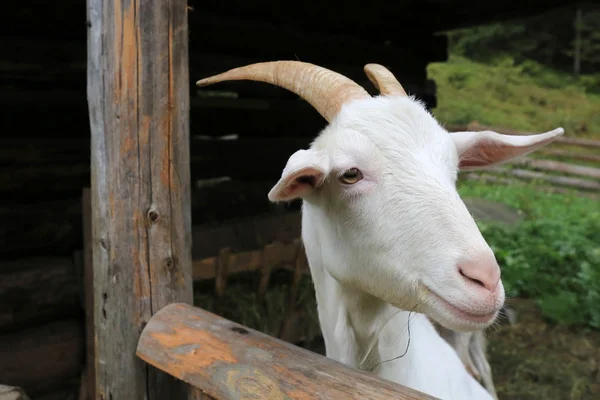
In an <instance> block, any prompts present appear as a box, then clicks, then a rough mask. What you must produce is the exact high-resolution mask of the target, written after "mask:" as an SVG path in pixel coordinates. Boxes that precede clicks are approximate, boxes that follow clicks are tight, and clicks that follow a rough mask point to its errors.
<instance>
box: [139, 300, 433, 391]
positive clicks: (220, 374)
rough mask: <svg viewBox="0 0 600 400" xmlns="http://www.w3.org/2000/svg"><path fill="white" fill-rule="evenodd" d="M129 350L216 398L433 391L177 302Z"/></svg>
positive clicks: (159, 314) (164, 311) (164, 310)
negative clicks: (408, 385) (384, 377)
mask: <svg viewBox="0 0 600 400" xmlns="http://www.w3.org/2000/svg"><path fill="white" fill-rule="evenodd" d="M137 355H138V357H140V358H141V359H143V360H144V361H146V362H147V363H149V364H151V365H153V366H155V367H157V368H159V369H161V370H163V371H165V372H167V373H169V374H171V375H173V376H175V377H176V378H179V379H181V380H183V381H185V382H187V383H189V384H190V385H192V386H194V387H196V388H198V389H201V390H202V391H203V392H205V393H206V394H207V395H209V396H211V397H214V398H215V399H217V400H229V399H231V400H234V399H235V400H240V399H248V400H249V399H268V400H270V399H273V400H275V399H277V400H279V399H306V400H309V399H311V400H312V399H336V400H337V399H344V400H345V399H348V400H350V399H361V400H364V399H373V400H383V399H399V400H407V399H414V400H417V399H432V398H433V397H430V396H427V395H425V394H422V393H419V392H417V391H414V390H412V389H409V388H406V387H403V386H401V385H398V384H395V383H392V382H390V381H387V380H382V379H379V378H377V377H376V376H374V375H372V374H369V373H366V372H362V371H358V370H355V369H351V368H348V367H346V366H344V365H342V364H340V363H338V362H336V361H333V360H330V359H328V358H325V357H323V356H321V355H318V354H316V353H312V352H310V351H308V350H305V349H302V348H300V347H297V346H294V345H291V344H289V343H286V342H283V341H281V340H278V339H275V338H273V337H271V336H268V335H265V334H263V333H261V332H257V331H255V330H252V329H250V328H247V327H244V326H241V325H239V324H236V323H234V322H231V321H229V320H226V319H224V318H221V317H219V316H217V315H215V314H212V313H210V312H208V311H205V310H202V309H200V308H196V307H192V306H190V305H187V304H181V303H178V304H170V305H168V306H166V307H164V308H163V309H161V310H160V311H159V312H158V313H156V314H155V315H154V316H153V317H152V318H151V319H150V321H149V323H148V324H147V325H146V327H145V328H144V330H143V332H142V335H141V337H140V341H139V343H138V348H137Z"/></svg>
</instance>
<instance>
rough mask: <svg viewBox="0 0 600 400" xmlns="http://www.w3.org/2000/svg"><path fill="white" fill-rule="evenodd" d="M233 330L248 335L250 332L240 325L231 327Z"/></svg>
mask: <svg viewBox="0 0 600 400" xmlns="http://www.w3.org/2000/svg"><path fill="white" fill-rule="evenodd" d="M231 330H232V331H234V332H237V333H239V334H241V335H247V334H248V333H249V332H248V331H247V330H246V329H244V328H241V327H239V326H234V327H233V328H231Z"/></svg>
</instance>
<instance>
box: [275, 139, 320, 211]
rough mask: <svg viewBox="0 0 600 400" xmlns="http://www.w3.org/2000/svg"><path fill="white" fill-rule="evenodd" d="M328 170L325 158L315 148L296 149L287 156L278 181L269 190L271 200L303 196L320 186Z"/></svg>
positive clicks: (293, 198)
mask: <svg viewBox="0 0 600 400" xmlns="http://www.w3.org/2000/svg"><path fill="white" fill-rule="evenodd" d="M328 172H329V165H328V162H327V158H326V157H325V156H324V155H323V154H320V153H318V152H316V151H315V150H312V149H310V150H298V151H297V152H295V153H294V154H292V156H291V157H290V158H289V160H288V162H287V164H286V166H285V168H284V170H283V173H282V174H281V178H280V179H279V182H277V184H276V185H275V186H273V188H272V189H271V191H270V192H269V195H268V197H269V200H270V201H272V202H280V201H291V200H295V199H299V198H303V197H305V196H307V195H308V194H309V193H311V192H312V191H313V190H314V189H315V188H317V187H319V186H321V185H322V184H323V181H324V180H325V176H327V173H328Z"/></svg>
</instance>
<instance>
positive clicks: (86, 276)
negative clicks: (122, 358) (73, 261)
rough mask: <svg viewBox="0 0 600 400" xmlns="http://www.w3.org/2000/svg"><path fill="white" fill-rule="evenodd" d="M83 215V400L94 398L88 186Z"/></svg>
mask: <svg viewBox="0 0 600 400" xmlns="http://www.w3.org/2000/svg"><path fill="white" fill-rule="evenodd" d="M81 213H82V215H83V218H82V220H83V274H82V275H83V309H84V315H85V318H84V327H85V367H84V371H83V374H84V375H83V376H82V383H85V385H84V387H83V388H82V396H85V398H84V399H83V400H92V399H95V398H96V358H97V357H96V353H97V352H96V344H95V343H94V264H93V253H92V248H93V242H92V198H91V193H90V188H84V189H83V192H82V198H81Z"/></svg>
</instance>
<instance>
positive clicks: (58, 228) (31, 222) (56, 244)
mask: <svg viewBox="0 0 600 400" xmlns="http://www.w3.org/2000/svg"><path fill="white" fill-rule="evenodd" d="M35 200H36V199H35V198H30V197H29V198H27V197H26V198H24V199H22V200H21V204H18V205H15V204H8V205H7V204H3V205H0V220H1V221H2V223H1V224H0V258H3V259H7V258H17V257H31V256H33V255H44V256H54V255H71V254H72V253H73V251H74V249H76V248H77V246H79V244H80V243H81V233H80V230H79V227H80V224H81V211H80V208H81V205H80V202H79V200H78V199H77V200H71V201H53V202H44V203H38V204H35V203H34V204H27V202H34V201H35ZM23 203H24V204H23ZM0 268H1V267H0Z"/></svg>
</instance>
